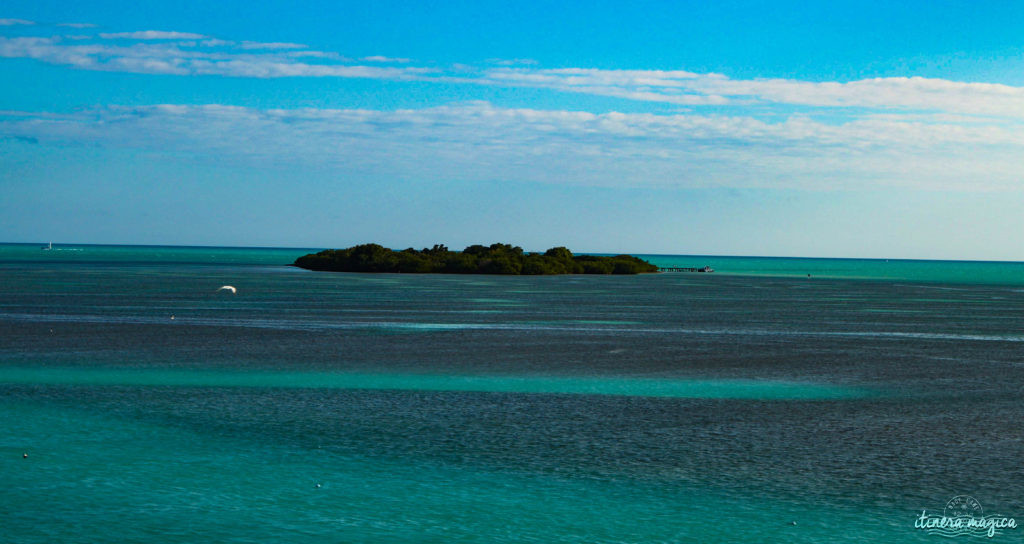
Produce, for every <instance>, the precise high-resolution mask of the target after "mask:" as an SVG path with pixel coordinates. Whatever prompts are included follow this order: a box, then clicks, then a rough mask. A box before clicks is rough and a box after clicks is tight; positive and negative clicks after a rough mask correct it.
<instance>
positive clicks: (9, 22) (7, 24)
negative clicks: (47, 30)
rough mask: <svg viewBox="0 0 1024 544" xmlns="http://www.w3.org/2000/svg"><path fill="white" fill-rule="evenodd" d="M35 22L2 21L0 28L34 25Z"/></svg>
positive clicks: (23, 20) (0, 20)
mask: <svg viewBox="0 0 1024 544" xmlns="http://www.w3.org/2000/svg"><path fill="white" fill-rule="evenodd" d="M34 24H36V23H35V21H26V20H25V19H0V26H20V25H26V26H28V25H34Z"/></svg>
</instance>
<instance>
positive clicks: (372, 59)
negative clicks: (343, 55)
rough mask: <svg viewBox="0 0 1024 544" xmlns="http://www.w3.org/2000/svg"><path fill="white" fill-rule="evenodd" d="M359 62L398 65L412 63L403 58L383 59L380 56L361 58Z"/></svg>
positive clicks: (410, 60)
mask: <svg viewBox="0 0 1024 544" xmlns="http://www.w3.org/2000/svg"><path fill="white" fill-rule="evenodd" d="M359 60H362V61H364V62H393V63H398V64H405V63H407V62H412V59H407V58H404V57H385V56H382V55H371V56H369V57H363V58H361V59H359Z"/></svg>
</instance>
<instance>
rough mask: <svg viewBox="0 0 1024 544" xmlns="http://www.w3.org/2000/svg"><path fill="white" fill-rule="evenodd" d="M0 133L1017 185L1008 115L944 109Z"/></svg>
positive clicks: (303, 120)
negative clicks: (976, 115) (944, 112)
mask: <svg viewBox="0 0 1024 544" xmlns="http://www.w3.org/2000/svg"><path fill="white" fill-rule="evenodd" d="M0 134H3V135H6V136H8V137H12V138H22V139H35V140H37V141H39V142H42V143H53V142H59V143H61V144H69V143H70V144H83V145H104V146H113V147H130V148H141V149H146V150H150V151H154V152H173V153H182V152H183V153H192V154H195V155H197V156H205V157H208V158H210V159H211V160H218V161H221V160H235V161H243V162H246V163H256V164H264V165H265V164H307V165H308V164H317V165H322V166H324V167H328V168H333V169H336V170H338V171H339V172H341V173H346V172H347V173H352V172H359V173H364V174H365V173H371V174H373V175H374V176H375V177H377V178H378V179H390V178H392V177H395V176H398V177H403V178H407V179H422V180H425V181H429V180H451V179H464V180H475V179H490V180H503V179H504V180H516V181H533V182H542V183H558V184H577V185H601V186H674V187H705V186H727V187H799V188H805V189H835V188H844V189H852V188H859V187H875V188H877V187H882V186H908V187H915V188H927V189H940V188H959V189H972V190H985V189H1019V188H1020V187H1021V185H1022V184H1024V162H1022V161H1020V160H1019V158H1020V157H1021V156H1024V130H1022V128H1021V127H1020V126H1019V125H1014V124H1011V125H998V124H978V123H967V124H964V123H958V122H955V121H948V120H943V119H941V118H940V119H927V118H919V119H917V120H901V119H898V118H896V119H887V118H868V119H859V120H855V121H851V122H847V123H844V124H828V123H823V122H820V121H817V120H814V119H811V118H808V117H804V116H791V117H788V118H786V119H784V120H782V121H780V122H773V123H769V122H765V121H763V120H759V119H755V118H752V117H745V116H720V115H695V114H673V115H655V114H626V113H616V112H611V113H604V114H594V113H589V112H582V111H558V110H556V111H547V110H532V109H507V108H498V107H495V106H493V105H490V104H487V103H482V102H476V103H468V104H455V105H448V106H441V107H435V108H427V109H419V110H398V111H377V110H335V109H327V110H325V109H298V110H279V109H252V108H242V107H236V106H224V105H206V106H182V105H158V106H147V107H130V108H129V107H118V108H107V109H102V110H98V111H89V112H83V113H80V114H73V115H56V114H49V115H38V114H14V113H7V114H3V115H0Z"/></svg>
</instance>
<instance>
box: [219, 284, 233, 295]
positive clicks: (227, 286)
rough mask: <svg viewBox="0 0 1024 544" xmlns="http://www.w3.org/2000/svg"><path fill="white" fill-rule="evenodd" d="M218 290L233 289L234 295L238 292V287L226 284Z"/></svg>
mask: <svg viewBox="0 0 1024 544" xmlns="http://www.w3.org/2000/svg"><path fill="white" fill-rule="evenodd" d="M217 290H218V291H231V294H232V295H233V294H235V293H237V292H238V289H235V288H234V287H232V286H230V285H225V286H224V287H221V288H220V289H217Z"/></svg>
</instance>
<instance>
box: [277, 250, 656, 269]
mask: <svg viewBox="0 0 1024 544" xmlns="http://www.w3.org/2000/svg"><path fill="white" fill-rule="evenodd" d="M295 266H298V267H300V268H305V269H308V270H329V271H333V272H405V273H416V274H430V273H442V274H512V275H520V274H523V275H542V274H545V275H546V274H640V273H646V272H657V271H658V267H656V266H654V265H653V264H651V263H649V262H647V261H644V260H642V259H638V258H636V257H633V256H631V255H616V256H615V257H597V256H593V255H573V254H572V252H571V251H569V250H568V249H566V248H564V247H553V248H551V249H549V250H547V251H545V252H544V253H525V252H523V248H521V247H516V246H511V245H509V244H491V245H490V246H481V245H472V246H469V247H467V248H466V249H464V250H462V251H461V252H459V251H449V250H448V248H447V247H445V246H443V245H435V246H434V247H432V248H430V249H426V248H424V249H422V250H419V251H417V250H415V249H412V248H409V249H403V250H402V251H394V250H391V249H388V248H386V247H383V246H380V245H378V244H362V245H358V246H354V247H350V248H348V249H328V250H324V251H321V252H319V253H312V254H309V255H305V256H303V257H299V258H298V259H297V260H296V261H295Z"/></svg>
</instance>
